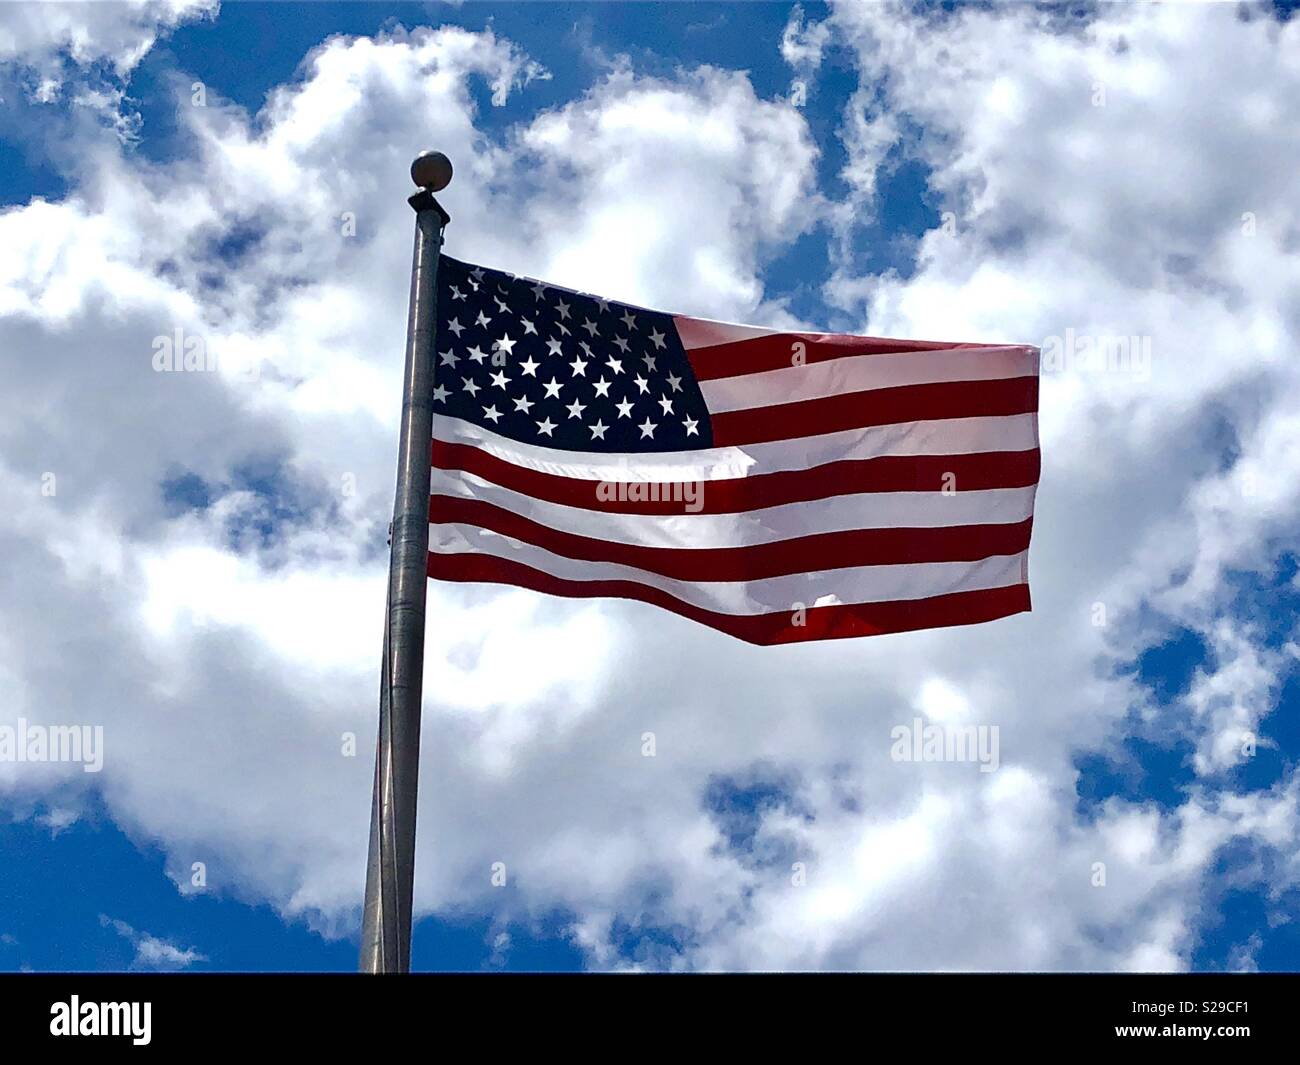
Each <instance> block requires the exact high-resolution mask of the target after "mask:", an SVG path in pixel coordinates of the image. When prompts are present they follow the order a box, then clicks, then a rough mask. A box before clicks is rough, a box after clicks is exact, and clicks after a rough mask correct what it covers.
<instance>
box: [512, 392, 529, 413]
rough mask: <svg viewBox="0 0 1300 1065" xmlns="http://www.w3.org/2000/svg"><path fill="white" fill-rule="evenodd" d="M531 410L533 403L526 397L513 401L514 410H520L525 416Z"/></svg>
mask: <svg viewBox="0 0 1300 1065" xmlns="http://www.w3.org/2000/svg"><path fill="white" fill-rule="evenodd" d="M532 409H533V401H532V400H531V399H529V398H528V397H527V396H520V397H519V398H518V399H517V400H515V410H521V411H523V412H524V413H525V414H527V413H528V412H529V411H530V410H532Z"/></svg>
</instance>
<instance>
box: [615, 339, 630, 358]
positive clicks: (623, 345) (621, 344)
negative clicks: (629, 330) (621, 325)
mask: <svg viewBox="0 0 1300 1065" xmlns="http://www.w3.org/2000/svg"><path fill="white" fill-rule="evenodd" d="M614 343H615V344H617V345H618V350H619V351H621V352H623V354H624V355H626V354H627V337H615V338H614Z"/></svg>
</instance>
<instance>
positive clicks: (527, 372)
mask: <svg viewBox="0 0 1300 1065" xmlns="http://www.w3.org/2000/svg"><path fill="white" fill-rule="evenodd" d="M539 366H541V363H540V362H533V357H532V356H531V355H529V356H528V358H526V359H525V360H524V361H523V362H521V363H520V364H519V368H520V369H521V370H523V371H524V376H525V377H536V376H537V367H539Z"/></svg>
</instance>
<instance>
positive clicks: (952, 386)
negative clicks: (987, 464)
mask: <svg viewBox="0 0 1300 1065" xmlns="http://www.w3.org/2000/svg"><path fill="white" fill-rule="evenodd" d="M1036 410H1038V377H1037V376H1032V377H1010V378H1005V379H1003V380H996V381H943V382H940V383H938V384H929V385H899V386H896V387H894V388H874V389H871V390H870V391H868V392H844V393H840V394H839V395H834V396H823V397H821V398H819V399H806V400H801V401H800V402H797V403H781V404H776V405H773V406H768V407H755V408H753V409H751V410H733V411H724V412H723V413H720V414H714V415H712V421H713V443H714V445H715V446H716V447H739V446H743V445H745V444H759V443H765V442H767V441H771V440H792V439H794V438H796V437H804V436H820V435H822V434H823V433H834V432H839V431H840V430H842V429H861V428H865V427H867V426H871V425H896V424H899V423H901V422H919V421H930V420H938V419H945V418H988V417H998V416H1002V415H1011V414H1028V413H1031V412H1033V411H1036Z"/></svg>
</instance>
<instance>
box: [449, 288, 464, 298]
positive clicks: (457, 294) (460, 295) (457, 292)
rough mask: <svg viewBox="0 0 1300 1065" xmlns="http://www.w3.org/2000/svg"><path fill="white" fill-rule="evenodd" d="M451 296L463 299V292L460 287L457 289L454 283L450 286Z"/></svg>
mask: <svg viewBox="0 0 1300 1065" xmlns="http://www.w3.org/2000/svg"><path fill="white" fill-rule="evenodd" d="M451 298H452V299H453V300H463V299H464V298H465V293H463V292H462V291H461V290H460V289H458V288H457V287H456V286H455V285H452V286H451Z"/></svg>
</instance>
